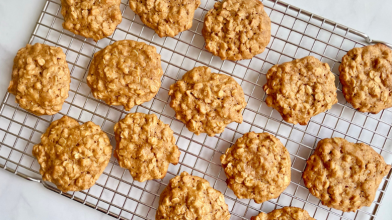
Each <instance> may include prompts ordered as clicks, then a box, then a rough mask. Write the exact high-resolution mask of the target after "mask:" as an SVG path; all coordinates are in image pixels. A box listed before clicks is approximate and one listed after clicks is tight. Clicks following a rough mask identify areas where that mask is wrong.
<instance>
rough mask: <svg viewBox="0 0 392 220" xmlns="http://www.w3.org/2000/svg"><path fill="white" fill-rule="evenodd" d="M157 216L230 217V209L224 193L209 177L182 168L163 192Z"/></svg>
mask: <svg viewBox="0 0 392 220" xmlns="http://www.w3.org/2000/svg"><path fill="white" fill-rule="evenodd" d="M155 219H156V220H172V219H173V220H174V219H190V220H196V219H202V220H217V219H219V220H229V219H230V213H229V210H228V206H227V204H226V203H225V198H224V196H223V194H222V193H221V192H219V191H218V190H215V189H214V188H212V187H211V186H210V184H209V183H208V181H207V180H205V179H203V178H200V177H197V176H191V175H189V174H188V173H187V172H182V173H181V175H180V176H176V177H174V178H173V179H171V180H170V183H169V185H167V187H166V188H165V189H164V190H163V192H162V193H161V195H160V197H159V207H158V210H157V213H156V216H155Z"/></svg>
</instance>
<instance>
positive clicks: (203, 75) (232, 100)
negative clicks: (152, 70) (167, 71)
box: [169, 66, 246, 136]
mask: <svg viewBox="0 0 392 220" xmlns="http://www.w3.org/2000/svg"><path fill="white" fill-rule="evenodd" d="M169 95H170V96H171V102H170V107H172V108H173V109H174V111H175V112H176V118H177V119H179V120H181V121H182V122H184V124H185V125H186V127H187V128H188V129H189V130H190V131H192V132H193V133H195V134H197V135H199V134H200V133H207V134H208V135H209V136H214V135H215V134H219V133H222V132H223V131H224V129H225V127H226V126H227V125H228V124H230V123H231V122H237V123H242V110H243V109H244V108H245V106H246V101H245V96H244V92H243V90H242V88H241V86H240V85H239V84H238V83H237V82H236V81H235V80H234V79H233V78H232V77H230V76H228V75H224V74H218V73H211V69H210V68H208V67H205V66H200V67H195V68H193V69H192V70H190V71H188V72H187V73H185V75H184V76H183V77H182V79H181V80H178V81H177V82H176V83H175V84H173V85H171V86H170V91H169Z"/></svg>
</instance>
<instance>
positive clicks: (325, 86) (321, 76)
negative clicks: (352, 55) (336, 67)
mask: <svg viewBox="0 0 392 220" xmlns="http://www.w3.org/2000/svg"><path fill="white" fill-rule="evenodd" d="M263 89H264V91H265V92H266V93H267V95H268V96H267V98H266V100H265V102H266V103H267V105H268V106H270V107H273V108H274V109H276V110H277V111H278V112H279V113H280V115H281V116H282V118H283V119H284V120H285V121H287V122H289V123H293V124H297V123H299V124H301V125H306V124H308V122H309V120H310V118H311V117H313V116H315V115H317V114H319V113H321V112H324V111H326V110H328V109H330V108H331V107H332V105H334V104H336V103H337V102H338V99H337V94H336V86H335V76H334V75H333V73H332V72H331V71H330V68H329V65H328V64H327V63H322V62H320V61H319V60H318V59H316V58H315V57H312V56H307V57H304V58H302V59H298V60H293V61H291V62H287V63H283V64H280V65H275V66H273V67H272V68H271V69H270V70H268V73H267V83H266V84H265V85H264V86H263Z"/></svg>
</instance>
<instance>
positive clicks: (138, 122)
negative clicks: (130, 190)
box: [114, 113, 181, 182]
mask: <svg viewBox="0 0 392 220" xmlns="http://www.w3.org/2000/svg"><path fill="white" fill-rule="evenodd" d="M114 133H115V137H116V149H115V150H114V157H116V158H117V160H118V162H119V164H120V166H121V167H123V168H125V169H128V170H129V172H130V174H131V175H132V177H133V179H135V180H137V181H139V182H144V181H146V180H152V179H162V178H164V177H165V175H166V172H167V169H168V167H169V164H170V163H172V164H174V165H176V164H177V163H178V160H179V157H180V154H181V152H180V150H179V149H178V147H177V146H176V145H175V143H176V140H175V138H174V136H173V131H172V130H171V129H170V127H169V125H167V124H164V123H163V122H162V121H161V120H159V119H158V117H157V116H156V115H155V114H144V113H130V114H128V115H127V116H125V118H124V119H121V120H120V121H119V122H118V123H116V125H115V126H114Z"/></svg>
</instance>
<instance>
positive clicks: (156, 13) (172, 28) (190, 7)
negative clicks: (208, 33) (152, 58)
mask: <svg viewBox="0 0 392 220" xmlns="http://www.w3.org/2000/svg"><path fill="white" fill-rule="evenodd" d="M199 5H200V0H130V1H129V7H131V9H132V11H134V12H135V13H136V14H137V15H139V17H140V19H141V20H142V22H143V23H144V24H145V25H147V26H148V27H150V28H152V29H153V30H154V31H155V32H156V33H157V34H158V36H159V37H174V36H176V35H177V34H178V33H180V32H182V31H185V30H188V29H189V28H191V27H192V20H193V15H194V14H195V10H196V9H197V7H199Z"/></svg>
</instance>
